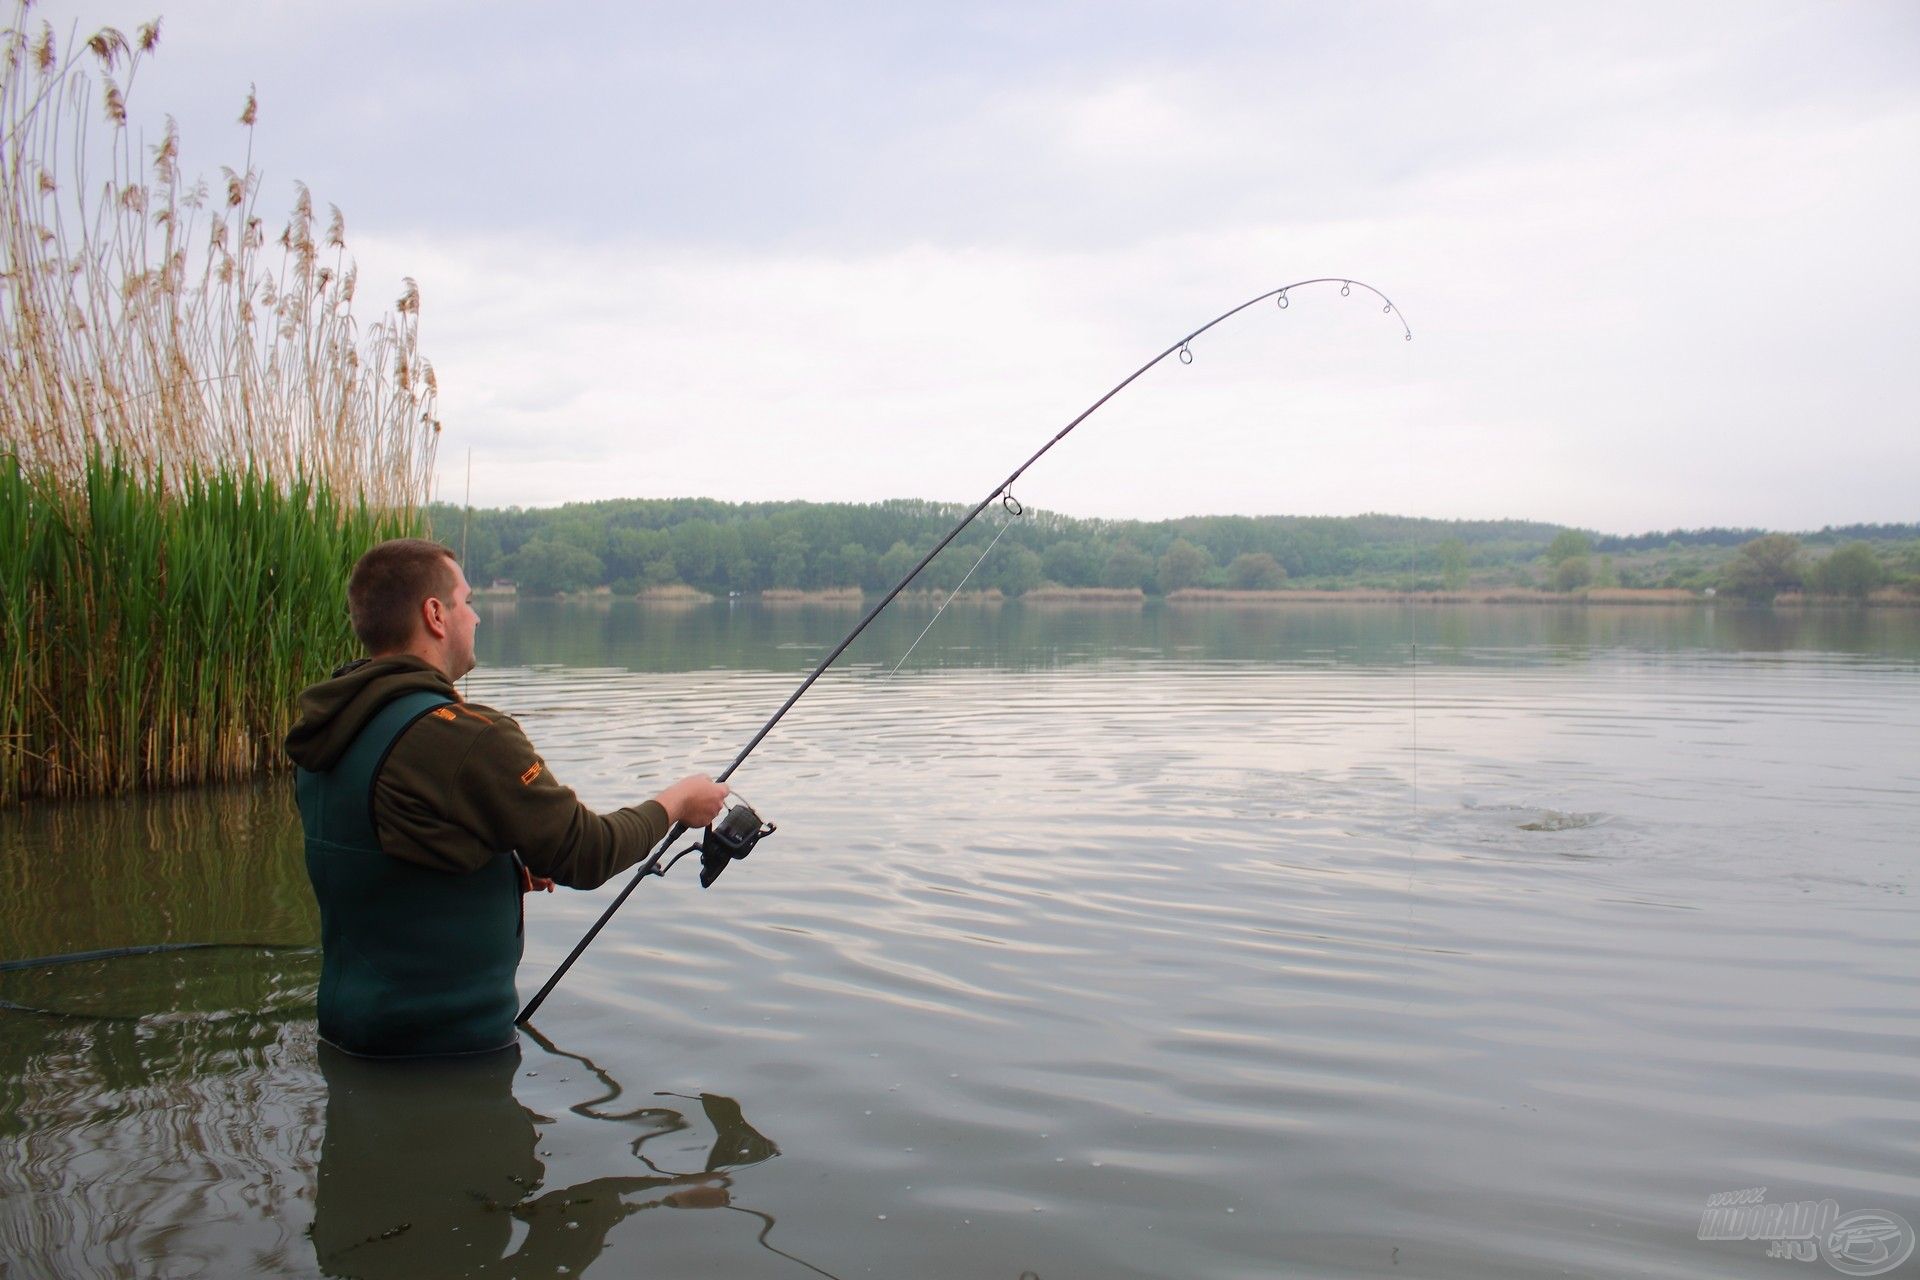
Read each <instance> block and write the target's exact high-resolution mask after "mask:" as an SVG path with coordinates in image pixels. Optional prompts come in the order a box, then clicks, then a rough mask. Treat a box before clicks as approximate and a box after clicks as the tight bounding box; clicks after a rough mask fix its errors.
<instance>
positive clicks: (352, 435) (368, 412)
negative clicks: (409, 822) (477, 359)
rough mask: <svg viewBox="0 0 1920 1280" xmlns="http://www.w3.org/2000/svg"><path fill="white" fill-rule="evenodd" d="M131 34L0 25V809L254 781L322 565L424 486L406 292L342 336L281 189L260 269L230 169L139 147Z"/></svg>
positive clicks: (340, 302)
mask: <svg viewBox="0 0 1920 1280" xmlns="http://www.w3.org/2000/svg"><path fill="white" fill-rule="evenodd" d="M158 39H159V30H158V25H157V24H155V25H152V26H148V27H143V28H141V29H140V31H139V32H138V33H136V38H134V39H132V40H129V39H128V38H127V37H126V36H124V35H122V34H121V33H120V32H118V31H115V30H113V29H111V28H106V29H103V30H101V31H100V32H98V33H96V34H94V35H93V36H91V37H89V38H87V39H84V40H74V39H71V38H69V39H68V40H66V41H65V42H64V45H65V46H66V47H65V49H64V51H63V49H62V44H63V42H62V41H60V40H59V39H58V38H57V36H56V33H55V32H54V31H53V30H52V28H51V27H49V26H47V25H46V24H44V23H43V24H41V25H40V27H39V28H38V29H37V30H33V29H30V28H29V24H28V21H27V7H26V5H24V4H18V3H16V6H15V9H14V17H13V21H12V24H11V25H10V26H8V27H6V28H4V29H0V129H4V131H5V132H4V135H0V137H3V140H0V353H4V354H0V591H3V592H4V596H3V597H0V660H3V661H4V667H0V804H10V803H16V802H18V801H20V800H22V799H24V798H27V797H30V796H41V795H45V796H65V795H77V794H82V793H88V792H105V793H114V792H123V791H126V790H129V789H132V788H136V787H153V786H175V785H184V784H194V783H204V782H209V781H214V780H219V779H229V778H237V777H243V776H246V775H249V774H252V773H255V772H258V771H260V770H263V769H271V768H275V767H278V766H279V765H280V763H281V757H280V751H279V741H280V738H281V736H282V735H283V734H284V733H285V731H286V728H287V726H288V723H289V720H290V717H291V715H292V711H293V703H294V695H295V694H296V693H297V691H298V690H299V689H300V688H301V687H302V686H303V685H305V684H307V683H309V682H311V681H312V680H314V679H316V678H318V677H319V676H321V675H324V674H325V672H326V671H327V670H328V669H329V668H331V667H332V666H333V665H334V664H336V663H338V662H339V661H341V660H342V659H343V658H344V657H346V656H348V655H349V654H350V653H351V652H352V650H353V641H352V636H351V634H350V632H349V629H348V626H347V617H346V601H345V578H346V573H347V570H348V569H349V568H350V566H351V565H352V563H353V561H354V560H355V559H356V558H357V557H358V556H359V554H360V553H361V552H362V551H364V550H365V549H366V548H367V547H368V546H369V545H371V544H372V543H374V542H376V541H379V540H380V539H382V538H387V537H395V536H402V535H406V534H410V533H414V532H417V531H418V527H419V525H420V523H421V519H420V513H421V510H422V504H423V501H424V499H425V497H426V496H427V492H428V487H429V484H430V478H431V474H432V463H433V454H434V445H435V441H436V439H437V436H438V433H439V430H440V427H439V423H438V421H437V419H436V418H435V416H434V404H435V399H436V394H437V386H436V383H435V379H434V373H433V369H432V366H431V365H430V364H428V362H427V361H426V360H425V359H424V358H423V357H422V356H421V355H420V352H419V348H418V341H417V338H418V322H419V291H418V289H417V288H416V287H415V286H414V284H413V282H412V281H407V282H405V289H404V292H403V293H402V294H401V296H400V297H399V299H398V300H397V302H396V303H395V304H394V308H393V311H392V313H390V314H388V315H386V316H383V317H382V318H381V319H380V320H378V321H376V322H374V323H373V324H370V325H367V326H364V327H362V326H361V325H360V324H359V323H358V322H357V321H356V320H355V318H354V315H353V311H352V303H353V298H354V292H355V289H356V285H357V272H356V271H355V269H354V267H353V264H352V262H351V261H350V259H348V257H347V256H346V240H345V226H344V219H343V218H342V217H341V215H340V212H339V210H337V209H335V210H333V211H332V212H331V216H330V218H329V219H328V220H327V222H326V225H325V227H324V229H323V230H320V229H317V227H316V221H315V214H314V207H313V201H312V197H311V196H310V195H309V194H308V192H307V191H306V189H305V188H304V187H300V188H297V194H296V199H295V202H294V206H293V212H292V215H291V217H290V218H289V219H288V221H287V223H286V225H285V228H284V229H283V230H282V231H281V233H280V235H279V237H278V238H277V241H273V242H272V243H273V244H274V245H275V246H276V247H277V253H276V252H274V251H273V250H270V249H269V243H270V241H269V237H268V233H267V231H266V230H265V227H264V224H263V221H262V219H261V217H260V216H259V215H258V213H257V212H256V198H257V195H258V191H259V185H260V184H259V175H258V173H257V172H256V171H255V170H254V169H253V168H252V167H251V166H250V164H249V165H245V166H242V167H241V168H239V169H225V170H223V171H222V173H223V181H222V183H221V184H220V185H219V186H218V187H216V188H212V189H209V188H208V187H207V186H206V185H205V184H204V183H189V182H185V181H183V179H182V176H181V174H180V172H179V170H178V168H177V165H176V158H177V156H178V152H179V139H178V137H177V135H176V134H175V132H174V130H173V127H172V125H171V123H170V122H169V124H168V125H167V127H166V129H165V131H164V133H163V134H162V137H161V140H160V143H159V144H158V145H157V146H143V145H141V143H140V142H139V141H138V140H137V139H136V138H134V137H133V136H132V135H131V134H130V132H129V127H128V122H127V121H128V117H127V110H126V96H127V92H128V90H129V89H130V86H131V84H132V82H133V79H134V77H135V74H136V72H137V70H138V68H139V66H140V64H141V62H142V60H143V59H144V58H145V57H146V56H147V55H149V54H151V53H152V51H153V49H154V47H155V46H156V44H157V43H158ZM89 72H90V73H91V75H90V74H89ZM94 76H97V78H98V81H97V84H96V82H95V80H94V78H93V77H94ZM96 91H97V94H98V96H97V97H96ZM96 103H98V106H97V107H96V105H95V104H96ZM96 110H98V111H99V112H101V113H103V115H104V120H105V129H104V132H103V133H102V132H95V131H94V129H95V127H96V126H97V124H98V122H97V121H96V119H95V112H96ZM254 115H255V112H254V106H253V102H252V99H251V98H249V99H248V101H247V104H246V108H245V110H244V111H243V113H242V116H241V122H242V124H244V125H245V126H246V127H247V129H248V133H249V137H248V143H247V154H248V156H249V157H251V155H252V142H251V130H252V127H253V122H254Z"/></svg>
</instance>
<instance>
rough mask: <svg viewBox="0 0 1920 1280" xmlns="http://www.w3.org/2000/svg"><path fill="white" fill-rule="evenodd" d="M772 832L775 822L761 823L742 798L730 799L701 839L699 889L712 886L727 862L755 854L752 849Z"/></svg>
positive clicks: (722, 805)
mask: <svg viewBox="0 0 1920 1280" xmlns="http://www.w3.org/2000/svg"><path fill="white" fill-rule="evenodd" d="M773 832H774V825H773V823H771V822H764V823H763V822H761V821H760V815H759V814H757V813H755V812H754V811H753V806H752V805H750V804H748V803H747V802H746V801H745V800H742V799H741V798H740V797H739V796H736V795H730V796H728V797H727V798H726V800H725V801H724V802H723V803H722V804H721V806H720V814H719V816H718V817H716V818H715V819H714V820H713V824H712V825H711V826H709V827H708V828H707V831H706V834H705V835H703V836H701V837H700V845H699V848H700V887H701V888H702V889H705V888H708V887H710V886H711V885H712V884H713V882H714V881H715V880H718V879H719V878H720V873H721V872H722V871H725V870H726V869H727V864H728V863H730V862H732V861H733V860H734V859H735V858H744V857H746V856H747V855H748V854H750V853H752V852H753V846H755V845H756V844H759V843H760V842H761V841H762V840H764V839H766V838H767V837H768V836H770V835H772V834H773Z"/></svg>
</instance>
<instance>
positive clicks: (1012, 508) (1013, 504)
mask: <svg viewBox="0 0 1920 1280" xmlns="http://www.w3.org/2000/svg"><path fill="white" fill-rule="evenodd" d="M1001 502H1002V503H1003V504H1004V505H1005V506H1006V509H1007V522H1006V523H1005V524H1003V525H1001V526H1000V532H999V533H996V534H994V535H993V541H992V542H989V543H988V544H987V549H986V550H985V551H982V552H981V553H980V558H979V559H978V560H975V561H974V562H973V568H972V569H969V570H967V574H966V577H964V578H961V579H960V586H958V587H955V588H954V589H953V591H952V593H951V594H949V595H948V596H947V598H946V599H945V600H943V601H941V602H940V607H939V608H938V609H935V610H934V611H933V617H931V618H929V619H928V620H927V625H926V626H924V627H922V628H921V629H920V634H919V635H917V636H915V637H914V638H913V643H912V644H910V645H908V646H907V651H906V652H905V653H903V654H901V655H900V661H898V662H896V663H894V664H893V670H891V671H889V672H887V674H886V675H885V676H884V677H883V678H884V679H887V680H891V679H893V678H894V677H895V676H896V675H899V674H900V668H901V667H903V666H905V665H906V664H907V659H908V658H911V657H912V656H913V651H914V650H915V649H917V648H919V647H920V642H921V641H922V640H925V639H926V638H927V632H929V631H931V630H933V624H934V623H936V622H938V621H940V615H941V614H943V613H945V612H946V611H947V606H948V605H950V604H952V603H953V602H954V599H955V597H957V596H958V595H959V594H960V591H961V588H962V587H965V586H966V585H967V582H968V581H969V580H970V579H971V578H972V577H973V575H974V571H975V570H977V569H978V568H979V567H980V566H981V565H982V564H984V563H985V562H986V559H987V557H988V556H990V555H992V554H993V549H994V548H995V547H996V546H998V545H999V544H1000V539H1002V538H1004V537H1006V536H1007V530H1009V529H1011V528H1013V522H1014V521H1015V520H1018V519H1019V518H1020V517H1021V516H1022V515H1024V514H1025V513H1026V508H1024V507H1022V506H1021V505H1020V502H1019V500H1018V499H1017V498H1015V497H1014V496H1013V495H1012V494H1011V493H1009V494H1008V495H1007V496H1006V497H1005V498H1003V499H1001Z"/></svg>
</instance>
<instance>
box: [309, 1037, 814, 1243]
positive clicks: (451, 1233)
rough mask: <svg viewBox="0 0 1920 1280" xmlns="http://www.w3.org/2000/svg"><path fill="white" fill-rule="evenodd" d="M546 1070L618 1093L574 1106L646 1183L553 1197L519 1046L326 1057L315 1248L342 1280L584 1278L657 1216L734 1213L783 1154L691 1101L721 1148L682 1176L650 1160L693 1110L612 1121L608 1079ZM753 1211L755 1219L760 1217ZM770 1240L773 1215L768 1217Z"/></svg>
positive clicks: (703, 1098)
mask: <svg viewBox="0 0 1920 1280" xmlns="http://www.w3.org/2000/svg"><path fill="white" fill-rule="evenodd" d="M540 1045H541V1047H542V1048H543V1049H544V1050H545V1051H546V1054H545V1056H544V1057H542V1058H536V1059H532V1060H533V1061H542V1062H545V1063H547V1064H549V1065H551V1064H552V1063H553V1062H554V1061H555V1060H556V1059H560V1058H571V1059H572V1060H573V1061H574V1062H576V1063H578V1064H579V1065H580V1066H581V1067H582V1068H584V1070H585V1073H586V1074H587V1075H588V1076H590V1077H591V1078H592V1079H593V1080H594V1081H595V1082H596V1083H598V1084H600V1085H602V1086H603V1087H604V1092H603V1093H602V1094H601V1095H600V1096H598V1097H595V1098H592V1099H589V1100H587V1101H584V1102H580V1103H577V1104H575V1105H574V1106H573V1107H571V1108H570V1110H571V1112H572V1113H573V1114H574V1115H578V1116H584V1117H587V1118H589V1119H593V1120H598V1121H602V1122H605V1123H608V1124H611V1125H613V1126H616V1127H617V1129H618V1131H619V1138H620V1140H622V1141H624V1142H625V1144H626V1147H627V1150H628V1152H629V1153H630V1154H631V1155H632V1157H633V1158H634V1159H635V1160H636V1161H638V1162H639V1164H640V1165H641V1166H643V1167H644V1169H645V1170H646V1172H645V1173H635V1174H629V1175H626V1176H608V1177H597V1178H591V1179H587V1180H585V1181H581V1182H576V1183H572V1184H570V1185H567V1186H557V1187H556V1186H549V1185H547V1169H546V1165H545V1164H544V1163H543V1162H542V1160H541V1158H540V1151H539V1146H540V1141H541V1136H540V1131H539V1130H538V1129H537V1128H536V1124H537V1123H539V1122H545V1123H547V1124H552V1123H553V1121H551V1120H550V1119H547V1118H546V1117H542V1116H538V1115H536V1114H535V1113H534V1112H533V1111H531V1110H529V1109H528V1108H527V1107H526V1106H524V1105H523V1104H522V1103H521V1102H520V1101H519V1099H517V1098H516V1097H515V1096H514V1093H513V1085H514V1081H515V1078H516V1077H517V1076H519V1075H520V1074H521V1073H522V1072H523V1071H524V1070H526V1069H527V1068H525V1067H524V1065H523V1059H522V1055H521V1052H520V1050H519V1049H518V1048H513V1049H509V1050H506V1051H503V1052H498V1053H490V1054H481V1055H477V1056H475V1057H472V1058H467V1059H454V1060H450V1061H440V1062H431V1063H390V1062H368V1061H366V1060H363V1059H356V1058H354V1057H352V1056H351V1055H348V1054H345V1053H341V1052H340V1051H339V1050H337V1049H334V1048H333V1047H332V1046H331V1045H322V1046H321V1047H320V1067H321V1072H322V1074H323V1076H324V1078H325V1081H326V1096H327V1104H326V1125H325V1131H326V1136H325V1138H324V1140H323V1142H322V1144H321V1147H320V1166H319V1171H318V1177H317V1184H318V1190H317V1193H316V1195H315V1199H314V1217H313V1230H312V1233H311V1235H312V1240H313V1251H314V1256H315V1258H316V1260H317V1262H318V1265H319V1268H320V1270H321V1272H322V1273H323V1274H325V1275H329V1276H352V1277H361V1278H365V1280H377V1278H378V1277H382V1276H393V1277H404V1278H406V1280H414V1278H415V1277H419V1276H423V1275H435V1274H447V1273H453V1274H459V1275H466V1276H496V1275H497V1276H529V1275H542V1276H545V1275H567V1274H580V1273H583V1272H584V1271H585V1270H586V1268H587V1266H588V1265H589V1264H590V1263H592V1262H593V1261H594V1259H596V1258H598V1257H599V1256H600V1254H601V1252H602V1251H603V1250H604V1249H605V1248H606V1245H607V1236H608V1234H609V1233H610V1232H611V1231H612V1230H613V1229H614V1228H615V1227H616V1226H618V1225H619V1224H620V1223H622V1222H624V1221H626V1220H627V1219H628V1218H630V1217H632V1216H633V1215H634V1214H637V1213H640V1212H643V1211H645V1210H648V1209H655V1208H661V1207H666V1208H673V1209H732V1208H738V1207H739V1206H736V1205H735V1204H734V1203H733V1188H734V1177H733V1175H734V1174H735V1173H736V1172H737V1171H739V1170H742V1169H746V1168H750V1167H751V1166H753V1165H756V1164H759V1163H761V1162H763V1161H766V1160H770V1159H772V1158H773V1157H775V1156H777V1155H779V1154H780V1149H779V1147H777V1146H775V1145H774V1143H773V1142H772V1141H771V1140H770V1139H768V1138H767V1137H766V1136H765V1135H763V1134H761V1133H760V1132H759V1131H757V1130H756V1129H754V1127H753V1126H752V1125H751V1124H749V1123H747V1121H746V1118H745V1117H744V1116H743V1115H742V1113H741V1108H740V1104H739V1103H738V1102H735V1101H734V1100H733V1099H731V1098H725V1097H721V1096H720V1095H718V1094H711V1093H709V1094H702V1095H700V1096H699V1097H697V1098H693V1099H690V1101H692V1102H694V1103H696V1104H697V1105H698V1107H699V1109H700V1114H701V1117H702V1119H703V1120H704V1121H705V1126H704V1127H705V1130H706V1132H709V1133H711V1146H710V1147H709V1149H708V1152H707V1155H706V1158H705V1159H704V1161H701V1162H699V1167H697V1168H685V1169H676V1168H674V1167H673V1165H674V1164H675V1161H674V1160H673V1158H672V1157H670V1156H669V1157H664V1158H663V1159H662V1160H656V1159H655V1157H654V1155H653V1154H652V1153H651V1150H650V1148H651V1147H653V1146H655V1145H657V1143H658V1140H659V1139H661V1138H664V1137H667V1136H668V1135H674V1134H681V1133H686V1132H688V1131H691V1130H693V1129H695V1128H696V1122H695V1121H692V1120H689V1119H688V1117H687V1115H686V1114H685V1109H684V1108H682V1109H676V1108H674V1107H670V1106H662V1105H658V1104H652V1105H642V1106H637V1107H632V1108H629V1109H625V1110H609V1109H608V1108H609V1105H610V1104H612V1103H613V1102H615V1101H616V1100H618V1099H619V1097H620V1095H621V1092H622V1090H621V1087H620V1085H619V1084H618V1083H616V1082H615V1081H614V1080H613V1078H612V1077H611V1076H610V1075H608V1074H607V1072H606V1071H604V1070H603V1069H601V1068H600V1067H599V1066H597V1065H595V1064H594V1063H593V1062H591V1061H589V1060H588V1059H586V1058H583V1057H580V1056H578V1055H571V1054H565V1053H564V1052H563V1051H562V1050H560V1049H558V1048H556V1047H555V1046H553V1045H552V1044H551V1043H550V1042H546V1041H544V1040H543V1041H540ZM747 1212H749V1213H751V1212H753V1211H752V1210H747ZM755 1216H757V1217H759V1218H761V1219H762V1221H763V1222H764V1224H765V1226H766V1227H768V1228H771V1226H772V1225H773V1220H772V1218H771V1217H770V1216H769V1215H765V1214H756V1215H755Z"/></svg>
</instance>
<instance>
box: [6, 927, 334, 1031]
mask: <svg viewBox="0 0 1920 1280" xmlns="http://www.w3.org/2000/svg"><path fill="white" fill-rule="evenodd" d="M209 950H236V951H294V952H308V953H318V952H319V950H320V949H319V948H318V947H316V946H314V945H312V944H311V943H305V942H150V943H147V944H145V945H143V946H137V947H106V948H103V949H101V950H98V951H68V952H64V953H62V954H60V955H52V956H32V957H29V958H28V959H25V960H5V961H0V973H19V972H21V971H23V970H27V969H53V968H58V967H59V966H61V965H68V964H85V963H87V962H88V961H90V960H124V959H126V958H128V957H130V956H155V955H165V954H167V953H169V952H174V951H209ZM0 1012H5V1013H27V1014H33V1015H36V1016H38V1017H42V1018H69V1019H74V1020H77V1021H84V1022H138V1021H140V1020H141V1019H142V1018H145V1017H148V1016H150V1015H148V1014H144V1013H81V1012H76V1011H75V1010H72V1009H48V1008H44V1007H42V1006H40V1005H31V1004H20V1003H18V1002H16V1001H13V1000H8V999H5V998H0Z"/></svg>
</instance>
